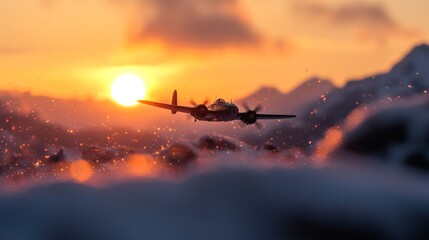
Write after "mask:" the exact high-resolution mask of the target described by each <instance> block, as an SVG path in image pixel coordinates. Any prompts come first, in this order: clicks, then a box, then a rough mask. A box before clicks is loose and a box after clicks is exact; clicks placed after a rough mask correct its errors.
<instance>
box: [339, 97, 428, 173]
mask: <svg viewBox="0 0 429 240" xmlns="http://www.w3.org/2000/svg"><path fill="white" fill-rule="evenodd" d="M340 151H349V152H354V153H358V154H361V155H366V156H370V157H373V158H375V159H379V160H380V161H382V162H386V163H391V164H398V165H406V166H412V167H416V168H418V169H424V170H429V101H428V99H427V98H423V99H414V100H409V101H407V102H406V104H405V103H404V104H401V105H399V106H394V107H390V108H388V109H385V110H381V111H379V112H377V113H375V114H374V115H373V116H370V117H368V118H367V119H366V120H365V121H364V122H363V123H361V124H360V125H359V126H357V127H356V128H355V129H353V130H352V131H351V132H350V133H348V134H346V136H345V139H344V142H343V144H342V146H341V147H340Z"/></svg>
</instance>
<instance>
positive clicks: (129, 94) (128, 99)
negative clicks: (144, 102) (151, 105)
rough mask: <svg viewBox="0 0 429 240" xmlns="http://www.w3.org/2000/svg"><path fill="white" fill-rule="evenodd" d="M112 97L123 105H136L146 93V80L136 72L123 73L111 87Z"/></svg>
mask: <svg viewBox="0 0 429 240" xmlns="http://www.w3.org/2000/svg"><path fill="white" fill-rule="evenodd" d="M111 94H112V98H113V99H114V100H115V101H116V102H117V103H119V104H121V105H123V106H127V107H130V106H134V105H136V104H137V100H138V99H143V98H144V97H145V95H146V85H145V83H144V81H143V80H142V79H141V78H140V77H139V76H137V75H134V74H128V73H127V74H122V75H120V76H119V77H117V78H116V79H115V81H113V83H112V88H111Z"/></svg>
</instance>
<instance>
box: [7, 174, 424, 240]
mask: <svg viewBox="0 0 429 240" xmlns="http://www.w3.org/2000/svg"><path fill="white" fill-rule="evenodd" d="M358 172H359V174H358V173H357V171H356V169H354V170H351V169H322V170H321V169H318V170H316V169H295V170H286V169H281V168H278V169H270V170H265V171H261V170H259V171H258V170H252V169H243V168H241V169H235V170H233V169H220V170H217V171H214V172H210V173H205V174H202V175H198V176H193V177H190V178H189V179H185V180H183V181H176V182H171V181H170V182H168V181H155V180H153V181H135V182H126V183H122V184H119V185H115V186H109V187H104V188H95V187H89V186H83V185H77V184H68V183H62V184H54V185H50V186H45V187H38V188H34V189H30V190H27V191H25V192H22V193H18V194H17V193H14V194H8V195H3V196H2V197H0V212H1V213H2V214H1V215H0V238H1V239H33V240H38V239H43V240H45V239H93V240H94V239H103V240H113V239H246V240H251V239H333V238H334V239H338V238H340V239H425V238H427V237H428V236H429V230H428V229H427V227H426V223H427V220H428V219H429V207H428V205H427V202H428V201H429V190H428V189H427V179H419V178H417V177H412V176H409V175H406V174H404V173H403V172H402V173H399V172H396V173H395V172H392V173H386V172H378V171H368V170H364V169H361V171H358ZM404 186H410V187H404Z"/></svg>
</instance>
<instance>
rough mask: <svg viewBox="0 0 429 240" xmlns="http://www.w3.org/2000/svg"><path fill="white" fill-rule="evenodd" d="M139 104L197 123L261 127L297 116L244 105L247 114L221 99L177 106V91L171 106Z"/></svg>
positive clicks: (144, 101) (148, 102) (144, 102)
mask: <svg viewBox="0 0 429 240" xmlns="http://www.w3.org/2000/svg"><path fill="white" fill-rule="evenodd" d="M137 101H138V102H139V103H143V104H147V105H150V106H154V107H159V108H164V109H168V110H170V111H171V113H172V114H176V113H177V112H182V113H188V114H190V115H191V116H192V117H194V118H195V121H197V120H200V121H208V122H228V121H234V120H241V121H242V122H243V123H245V124H246V125H250V124H255V123H256V126H257V127H260V125H259V123H257V122H256V121H257V120H267V119H285V118H294V117H296V115H280V114H259V113H257V112H259V111H260V110H261V109H262V107H261V106H257V107H256V108H255V109H253V110H251V109H250V108H249V107H248V106H247V104H245V103H244V104H243V106H244V108H245V109H246V111H245V112H239V110H238V107H237V105H235V104H233V103H232V102H226V101H225V100H224V99H222V98H219V99H217V100H216V101H215V102H214V103H213V104H210V105H208V106H206V104H198V105H197V104H195V105H196V106H194V107H186V106H179V105H177V91H176V90H174V92H173V99H172V102H171V104H165V103H159V102H152V101H147V100H137Z"/></svg>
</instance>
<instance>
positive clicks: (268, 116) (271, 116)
mask: <svg viewBox="0 0 429 240" xmlns="http://www.w3.org/2000/svg"><path fill="white" fill-rule="evenodd" d="M256 116H257V118H258V119H285V118H295V117H296V115H280V114H256Z"/></svg>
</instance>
